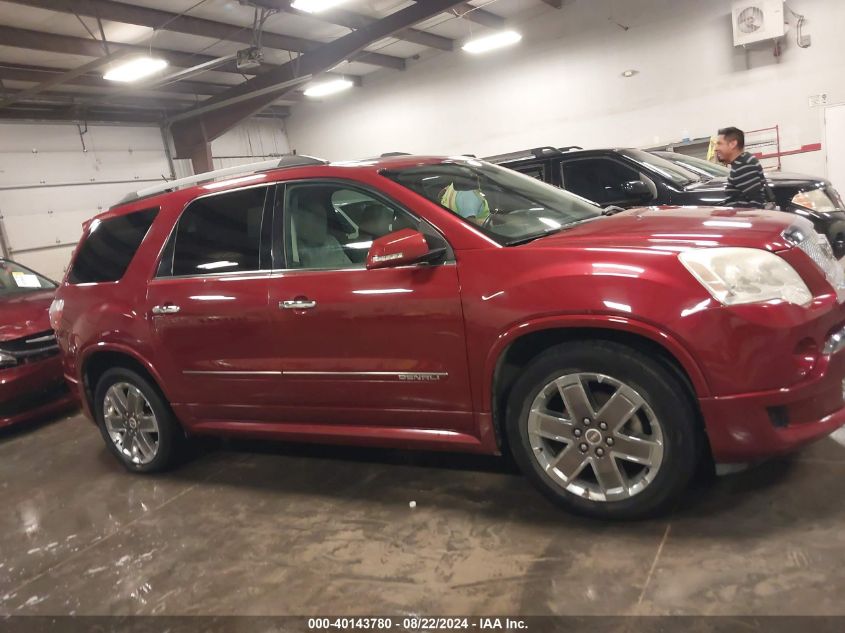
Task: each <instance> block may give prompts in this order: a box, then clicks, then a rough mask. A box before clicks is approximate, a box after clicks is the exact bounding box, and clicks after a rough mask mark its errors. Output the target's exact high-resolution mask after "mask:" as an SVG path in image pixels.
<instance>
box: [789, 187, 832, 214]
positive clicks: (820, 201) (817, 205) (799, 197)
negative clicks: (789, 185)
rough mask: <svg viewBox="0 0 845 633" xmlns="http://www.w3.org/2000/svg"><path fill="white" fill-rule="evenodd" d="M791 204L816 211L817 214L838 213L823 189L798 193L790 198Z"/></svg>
mask: <svg viewBox="0 0 845 633" xmlns="http://www.w3.org/2000/svg"><path fill="white" fill-rule="evenodd" d="M792 204H797V205H798V206H799V207H804V208H805V209H810V210H812V211H818V212H819V213H830V212H831V211H839V209H838V208H837V207H836V203H835V202H834V201H833V200H832V199H831V198H830V196H828V195H827V193H825V190H824V189H810V190H809V191H800V192H798V193H796V194H795V196H793V198H792Z"/></svg>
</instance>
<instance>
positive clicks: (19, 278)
mask: <svg viewBox="0 0 845 633" xmlns="http://www.w3.org/2000/svg"><path fill="white" fill-rule="evenodd" d="M55 287H56V284H55V283H53V282H52V281H50V280H49V279H47V278H46V277H42V276H41V275H39V274H38V273H35V272H33V271H31V270H30V269H29V268H24V267H23V266H21V265H20V264H16V263H14V262H10V261H6V260H0V297H7V296H9V295H13V294H19V293H22V292H35V291H38V290H45V289H53V288H55Z"/></svg>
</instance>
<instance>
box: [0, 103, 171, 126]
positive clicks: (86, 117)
mask: <svg viewBox="0 0 845 633" xmlns="http://www.w3.org/2000/svg"><path fill="white" fill-rule="evenodd" d="M0 120H9V121H68V122H74V121H78V122H80V123H82V122H88V123H160V122H161V117H160V116H158V115H155V114H150V113H144V112H134V113H133V112H128V113H127V112H123V113H116V112H82V111H80V110H78V109H76V108H73V107H70V108H69V107H61V108H43V109H36V110H33V109H26V110H24V109H20V108H14V107H13V108H0Z"/></svg>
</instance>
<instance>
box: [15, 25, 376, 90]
mask: <svg viewBox="0 0 845 633" xmlns="http://www.w3.org/2000/svg"><path fill="white" fill-rule="evenodd" d="M109 44H110V46H111V48H112V51H117V50H125V51H129V52H132V53H138V54H144V55H148V54H150V52H152V54H154V55H157V56H159V57H161V58H162V59H166V60H167V62H168V63H169V64H170V65H172V66H177V67H179V68H192V67H193V66H196V65H197V64H203V63H206V62H210V61H213V60H215V59H217V58H216V57H212V56H210V55H199V54H194V53H184V52H182V51H173V50H166V49H161V48H152V49H151V48H150V47H148V46H134V45H131V44H119V43H116V42H110V43H109ZM0 45H2V46H13V47H16V48H27V49H30V50H35V51H49V52H52V53H61V54H64V55H82V56H85V57H102V55H103V49H102V46H101V42H99V41H98V40H92V39H87V38H84V37H73V36H70V35H57V34H55V33H43V32H41V31H32V30H29V29H19V28H15V27H11V26H0ZM274 68H279V66H270V65H268V64H264V65H262V66H261V67H259V68H255V69H252V70H249V71H246V72H240V71H238V70H237V68H235V65H234V64H229V65H228V66H221V67H220V68H217V69H216V71H217V72H227V73H233V74H236V75H239V76H243V75H258V74H262V73H266V72H268V71H269V70H272V69H274ZM347 78H348V79H349V80H351V81H353V82H355V85H356V86H360V85H362V80H361V77H360V76H356V75H349V76H347Z"/></svg>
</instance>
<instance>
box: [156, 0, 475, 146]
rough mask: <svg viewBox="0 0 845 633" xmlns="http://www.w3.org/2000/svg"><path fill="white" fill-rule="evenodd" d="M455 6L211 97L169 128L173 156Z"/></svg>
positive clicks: (382, 27)
mask: <svg viewBox="0 0 845 633" xmlns="http://www.w3.org/2000/svg"><path fill="white" fill-rule="evenodd" d="M458 4H460V1H459V0H426V2H425V3H416V4H412V5H411V6H409V7H407V8H405V9H402V10H400V11H397V12H395V13H392V14H391V15H389V16H387V17H385V18H382V19H381V20H379V21H378V22H375V23H373V24H372V25H370V26H368V27H365V28H362V29H359V30H357V31H353V32H351V33H349V34H348V35H344V36H343V37H341V38H338V39H336V40H334V41H333V42H329V43H328V44H325V45H324V46H323V47H321V48H320V49H318V50H316V51H313V52H311V53H304V54H302V55H301V56H300V57H299V58H298V59H297V60H296V61H295V62H288V63H287V64H282V65H281V66H279V67H278V68H275V69H273V70H272V71H271V72H268V73H265V74H263V75H261V76H258V77H253V78H252V79H249V80H247V81H245V82H243V83H242V84H240V85H238V86H235V87H233V88H230V89H229V90H227V91H226V92H224V93H222V94H220V95H217V96H214V97H211V98H210V99H208V100H206V101H205V102H203V103H202V104H201V106H200V107H202V108H203V110H204V112H203V113H202V114H200V115H198V116H196V117H194V118H191V119H187V120H184V121H179V122H178V123H175V124H173V126H171V132H172V134H173V140H174V144H175V146H176V151H177V155H178V156H186V155H187V156H190V155H191V152H192V150H193V149H194V148H195V147H197V146H198V145H200V144H201V143H207V142H209V141H212V140H214V139H215V138H217V137H218V136H220V135H221V134H223V133H225V132H226V131H227V130H229V129H230V128H232V127H233V126H234V125H236V124H237V123H238V122H239V121H242V120H243V119H245V118H247V117H249V116H251V115H253V114H255V113H256V112H258V111H260V110H261V109H263V108H264V107H266V106H267V105H268V104H270V103H272V102H273V101H275V100H276V99H278V98H279V97H280V96H282V95H283V94H284V93H285V92H286V91H287V90H291V89H292V86H293V85H295V84H294V83H293V82H295V81H296V79H297V78H301V77H303V76H306V75H318V74H320V73H323V72H325V71H327V70H329V69H330V68H332V67H334V66H335V65H337V64H338V63H339V62H341V61H343V60H344V59H347V58H348V57H349V56H350V55H354V54H355V53H356V52H358V51H360V50H362V49H363V48H364V47H366V46H369V45H370V44H371V43H373V42H377V41H379V40H381V39H384V38H386V37H390V36H392V35H393V34H394V33H396V32H397V31H401V30H403V29H407V28H410V27H412V26H414V25H415V24H419V23H420V22H423V21H425V20H427V19H428V18H430V17H432V16H433V15H438V14H440V13H443V12H444V11H448V10H449V9H451V8H452V7H454V6H457V5H458ZM273 86H287V87H286V88H279V90H278V91H276V92H266V93H265V91H266V90H267V89H268V88H271V87H273ZM253 93H261V95H260V96H256V97H255V98H253V99H249V100H247V101H241V102H239V103H233V104H232V105H228V106H225V107H223V108H220V109H217V110H215V111H213V112H208V110H207V106H209V105H214V104H218V103H222V102H228V103H231V102H232V100H233V99H236V98H239V97H243V96H247V95H250V94H253Z"/></svg>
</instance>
